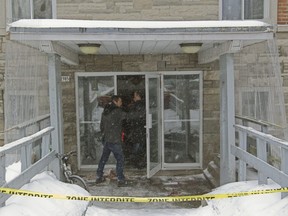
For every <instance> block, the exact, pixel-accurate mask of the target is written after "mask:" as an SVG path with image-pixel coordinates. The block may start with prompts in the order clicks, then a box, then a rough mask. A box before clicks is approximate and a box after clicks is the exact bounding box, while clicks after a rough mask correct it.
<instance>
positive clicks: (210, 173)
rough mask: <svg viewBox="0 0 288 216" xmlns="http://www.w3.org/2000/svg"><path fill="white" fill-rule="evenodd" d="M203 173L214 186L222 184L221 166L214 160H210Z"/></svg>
mask: <svg viewBox="0 0 288 216" xmlns="http://www.w3.org/2000/svg"><path fill="white" fill-rule="evenodd" d="M203 174H204V176H205V178H206V179H207V180H208V181H209V183H210V184H211V185H212V186H213V187H218V186H219V185H220V168H219V166H217V165H216V163H215V162H214V161H211V162H209V164H208V166H207V168H206V169H205V170H203Z"/></svg>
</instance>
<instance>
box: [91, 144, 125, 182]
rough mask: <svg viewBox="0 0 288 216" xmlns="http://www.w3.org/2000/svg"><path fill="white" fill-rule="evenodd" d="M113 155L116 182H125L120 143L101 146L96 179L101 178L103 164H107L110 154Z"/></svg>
mask: <svg viewBox="0 0 288 216" xmlns="http://www.w3.org/2000/svg"><path fill="white" fill-rule="evenodd" d="M111 152H112V153H113V154H114V157H115V159H116V174H117V178H118V181H122V180H125V176H124V174H123V172H124V155H123V151H122V146H121V144H120V143H109V142H105V143H104V145H103V152H102V156H101V159H100V161H99V164H98V169H97V173H96V174H97V178H101V177H103V170H104V167H105V164H106V163H107V161H108V159H109V156H110V153H111Z"/></svg>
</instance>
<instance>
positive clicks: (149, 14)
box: [57, 0, 219, 20]
mask: <svg viewBox="0 0 288 216" xmlns="http://www.w3.org/2000/svg"><path fill="white" fill-rule="evenodd" d="M218 9H219V1H218V0H201V1H200V0H196V1H195V0H94V1H91V0H83V1H82V0H74V1H71V0H57V18H58V19H83V20H217V19H218Z"/></svg>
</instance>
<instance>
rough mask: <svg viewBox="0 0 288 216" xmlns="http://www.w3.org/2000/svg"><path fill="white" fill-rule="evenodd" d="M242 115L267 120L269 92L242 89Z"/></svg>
mask: <svg viewBox="0 0 288 216" xmlns="http://www.w3.org/2000/svg"><path fill="white" fill-rule="evenodd" d="M241 96H242V103H241V104H242V115H243V116H247V117H250V118H252V119H257V120H262V121H269V120H270V119H268V110H269V105H270V102H269V92H268V91H265V90H264V89H263V90H260V91H244V92H242V95H241Z"/></svg>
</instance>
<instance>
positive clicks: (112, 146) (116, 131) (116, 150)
mask: <svg viewBox="0 0 288 216" xmlns="http://www.w3.org/2000/svg"><path fill="white" fill-rule="evenodd" d="M111 100H112V102H110V103H108V104H107V105H106V106H105V108H104V111H103V113H102V116H101V123H100V130H101V132H102V134H103V152H102V156H101V158H100V161H99V164H98V169H97V172H96V184H99V183H101V182H103V181H105V178H104V176H103V173H104V172H103V170H104V167H105V164H106V163H107V161H108V159H109V156H110V153H111V152H112V153H113V155H114V157H115V159H116V174H117V179H118V186H119V187H121V186H125V185H127V181H126V180H125V176H124V155H123V150H122V131H123V121H124V119H125V118H126V117H127V114H126V112H124V111H123V110H122V108H121V107H122V98H121V97H120V96H117V95H113V96H112V98H111Z"/></svg>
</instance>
